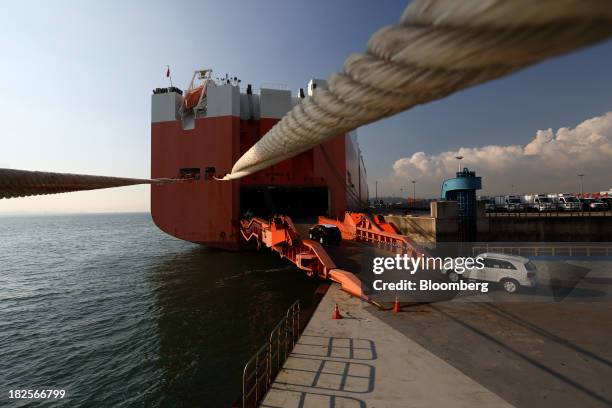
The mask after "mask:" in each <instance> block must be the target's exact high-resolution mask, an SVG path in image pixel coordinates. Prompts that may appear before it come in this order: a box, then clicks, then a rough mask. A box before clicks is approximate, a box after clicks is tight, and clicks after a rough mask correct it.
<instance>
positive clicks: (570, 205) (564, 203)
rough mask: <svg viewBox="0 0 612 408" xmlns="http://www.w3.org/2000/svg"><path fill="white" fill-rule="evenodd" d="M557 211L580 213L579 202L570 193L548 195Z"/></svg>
mask: <svg viewBox="0 0 612 408" xmlns="http://www.w3.org/2000/svg"><path fill="white" fill-rule="evenodd" d="M548 197H550V198H551V199H552V200H553V202H554V203H555V206H556V209H557V210H559V211H580V201H579V200H578V198H576V196H575V195H573V194H571V193H559V194H549V195H548Z"/></svg>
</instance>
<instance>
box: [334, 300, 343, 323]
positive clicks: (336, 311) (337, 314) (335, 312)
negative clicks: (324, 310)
mask: <svg viewBox="0 0 612 408" xmlns="http://www.w3.org/2000/svg"><path fill="white" fill-rule="evenodd" d="M332 319H334V320H338V319H342V315H341V314H340V309H338V304H337V303H336V306H334V313H332Z"/></svg>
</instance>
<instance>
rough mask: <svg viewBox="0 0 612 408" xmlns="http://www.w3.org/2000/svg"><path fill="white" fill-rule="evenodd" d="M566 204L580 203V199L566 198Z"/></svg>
mask: <svg viewBox="0 0 612 408" xmlns="http://www.w3.org/2000/svg"><path fill="white" fill-rule="evenodd" d="M565 202H566V203H576V202H578V199H577V198H576V197H565Z"/></svg>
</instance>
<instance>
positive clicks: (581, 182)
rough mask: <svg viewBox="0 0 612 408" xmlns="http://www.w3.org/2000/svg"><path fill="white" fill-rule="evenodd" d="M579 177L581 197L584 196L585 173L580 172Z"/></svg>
mask: <svg viewBox="0 0 612 408" xmlns="http://www.w3.org/2000/svg"><path fill="white" fill-rule="evenodd" d="M578 177H580V197H581V198H582V197H584V183H583V182H584V174H579V175H578Z"/></svg>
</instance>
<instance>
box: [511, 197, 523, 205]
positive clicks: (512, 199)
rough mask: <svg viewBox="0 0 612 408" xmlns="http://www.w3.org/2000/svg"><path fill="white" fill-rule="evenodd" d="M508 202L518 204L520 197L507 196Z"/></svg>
mask: <svg viewBox="0 0 612 408" xmlns="http://www.w3.org/2000/svg"><path fill="white" fill-rule="evenodd" d="M508 202H509V203H510V204H520V203H521V200H520V199H518V198H509V199H508Z"/></svg>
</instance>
